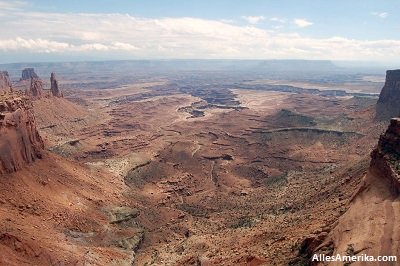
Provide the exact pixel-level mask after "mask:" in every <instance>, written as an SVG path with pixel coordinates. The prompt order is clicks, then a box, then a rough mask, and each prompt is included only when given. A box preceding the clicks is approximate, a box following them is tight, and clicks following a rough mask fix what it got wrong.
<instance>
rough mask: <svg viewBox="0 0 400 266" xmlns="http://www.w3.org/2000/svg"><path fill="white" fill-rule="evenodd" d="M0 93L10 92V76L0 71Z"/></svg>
mask: <svg viewBox="0 0 400 266" xmlns="http://www.w3.org/2000/svg"><path fill="white" fill-rule="evenodd" d="M0 91H12V86H11V81H10V76H9V75H8V72H7V71H0Z"/></svg>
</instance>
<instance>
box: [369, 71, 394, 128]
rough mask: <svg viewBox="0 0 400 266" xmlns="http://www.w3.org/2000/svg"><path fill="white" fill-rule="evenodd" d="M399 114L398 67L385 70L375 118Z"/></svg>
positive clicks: (385, 117) (384, 118)
mask: <svg viewBox="0 0 400 266" xmlns="http://www.w3.org/2000/svg"><path fill="white" fill-rule="evenodd" d="M399 115H400V69H397V70H388V71H386V81H385V85H384V86H383V88H382V91H381V94H380V95H379V100H378V103H377V104H376V116H375V118H376V119H377V120H388V119H390V118H392V117H397V116H399Z"/></svg>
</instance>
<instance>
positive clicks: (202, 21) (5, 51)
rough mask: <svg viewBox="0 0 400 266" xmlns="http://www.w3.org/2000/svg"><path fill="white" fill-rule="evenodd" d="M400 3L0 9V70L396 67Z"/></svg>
mask: <svg viewBox="0 0 400 266" xmlns="http://www.w3.org/2000/svg"><path fill="white" fill-rule="evenodd" d="M399 10H400V0H130V1H128V0H112V1H111V0H79V1H78V0H68V1H50V0H32V1H24V0H18V1H14V0H9V1H4V0H0V29H1V31H0V63H10V62H29V61H43V62H46V61H75V60H121V59H318V60H341V61H342V60H346V61H347V60H350V61H352V60H356V61H368V62H370V61H377V62H391V63H393V62H398V61H399V60H400V16H398V14H396V13H398V11H399Z"/></svg>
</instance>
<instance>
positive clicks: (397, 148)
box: [371, 118, 400, 195]
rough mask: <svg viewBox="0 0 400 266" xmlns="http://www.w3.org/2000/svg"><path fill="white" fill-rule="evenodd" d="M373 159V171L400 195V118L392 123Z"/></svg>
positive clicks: (373, 154)
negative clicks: (380, 175) (379, 174)
mask: <svg viewBox="0 0 400 266" xmlns="http://www.w3.org/2000/svg"><path fill="white" fill-rule="evenodd" d="M371 157H372V160H371V170H374V171H377V172H380V173H381V174H382V176H384V177H385V178H387V179H388V181H389V183H390V189H391V190H392V192H393V193H395V194H396V195H400V118H393V119H392V120H391V121H390V125H389V128H388V129H387V130H386V133H385V134H383V135H382V136H381V137H380V139H379V143H378V146H377V148H376V149H375V150H374V151H373V152H372V153H371Z"/></svg>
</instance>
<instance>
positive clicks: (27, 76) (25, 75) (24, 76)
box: [21, 68, 39, 80]
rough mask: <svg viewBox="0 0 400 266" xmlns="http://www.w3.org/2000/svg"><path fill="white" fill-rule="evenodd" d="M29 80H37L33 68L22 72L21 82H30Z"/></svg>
mask: <svg viewBox="0 0 400 266" xmlns="http://www.w3.org/2000/svg"><path fill="white" fill-rule="evenodd" d="M31 78H39V76H38V75H37V74H36V73H35V70H34V69H33V68H25V69H23V70H22V78H21V80H30V79H31Z"/></svg>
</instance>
